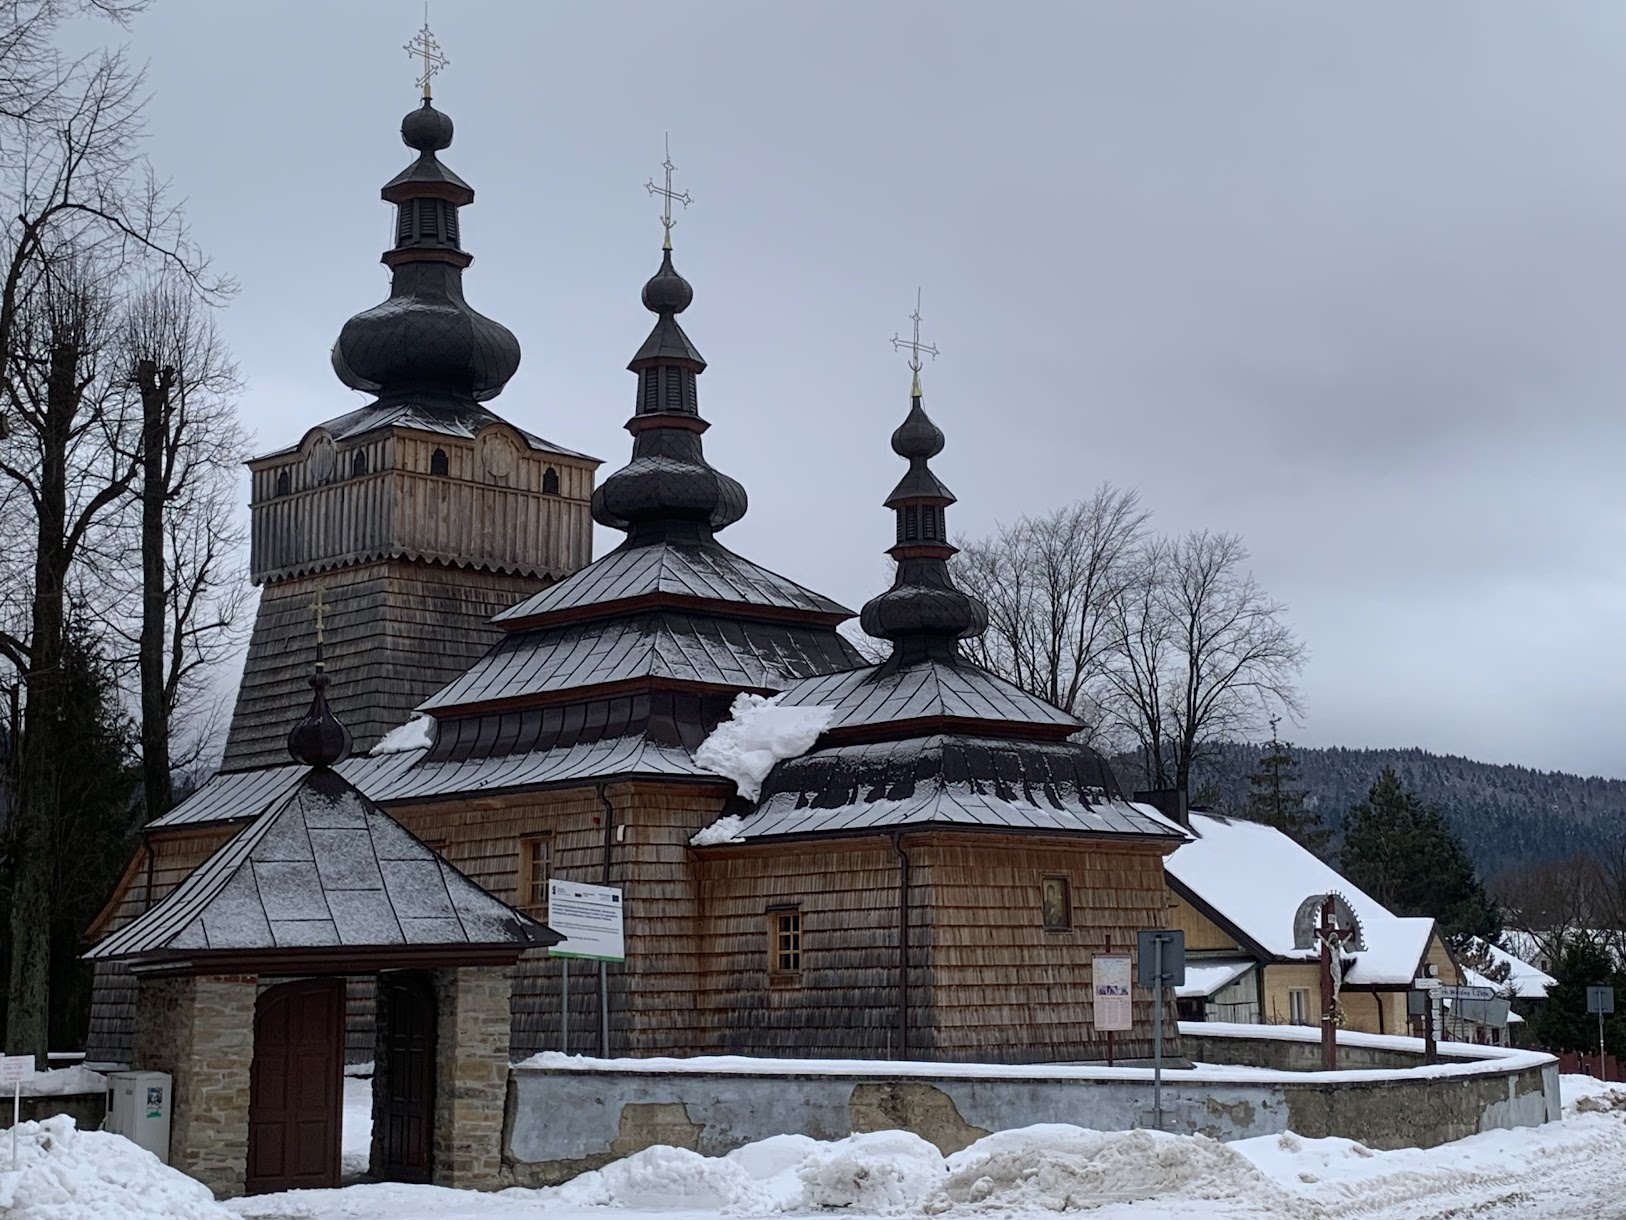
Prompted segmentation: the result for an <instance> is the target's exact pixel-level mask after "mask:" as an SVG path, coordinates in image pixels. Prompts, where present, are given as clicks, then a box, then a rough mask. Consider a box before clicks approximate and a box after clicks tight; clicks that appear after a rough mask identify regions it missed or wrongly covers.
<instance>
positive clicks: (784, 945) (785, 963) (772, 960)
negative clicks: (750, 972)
mask: <svg viewBox="0 0 1626 1220" xmlns="http://www.w3.org/2000/svg"><path fill="white" fill-rule="evenodd" d="M768 972H769V974H771V975H773V976H774V978H775V979H777V980H779V981H782V982H788V981H791V980H793V979H795V977H796V976H797V975H799V974H801V972H802V913H801V912H800V911H769V912H768Z"/></svg>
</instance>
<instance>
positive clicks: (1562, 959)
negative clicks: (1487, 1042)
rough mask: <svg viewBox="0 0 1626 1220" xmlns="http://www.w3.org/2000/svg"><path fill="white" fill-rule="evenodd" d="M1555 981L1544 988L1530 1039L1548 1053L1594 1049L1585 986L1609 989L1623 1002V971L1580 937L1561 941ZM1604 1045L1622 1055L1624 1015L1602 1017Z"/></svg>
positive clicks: (1625, 1049) (1594, 1026) (1625, 1051)
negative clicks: (1544, 993)
mask: <svg viewBox="0 0 1626 1220" xmlns="http://www.w3.org/2000/svg"><path fill="white" fill-rule="evenodd" d="M1552 976H1553V978H1554V979H1555V980H1557V981H1556V982H1555V983H1554V985H1553V986H1551V987H1549V988H1548V989H1547V998H1546V999H1545V1000H1543V1001H1542V1002H1541V1003H1540V1004H1538V1005H1536V1006H1535V1009H1534V1011H1532V1012H1531V1014H1530V1040H1531V1042H1533V1043H1534V1044H1535V1045H1537V1046H1540V1047H1544V1048H1546V1049H1547V1050H1552V1051H1586V1052H1588V1053H1595V1052H1596V1051H1597V1049H1598V1016H1597V1014H1596V1013H1589V1012H1588V1011H1587V1010H1586V989H1587V988H1588V987H1597V986H1603V987H1613V988H1614V989H1615V1002H1616V1005H1617V1007H1622V1006H1623V1005H1622V1001H1623V1000H1626V971H1622V970H1621V969H1620V968H1619V967H1617V966H1616V965H1615V962H1614V959H1613V958H1612V957H1611V956H1610V954H1609V951H1608V950H1607V949H1606V948H1605V947H1604V946H1603V945H1601V944H1599V943H1598V941H1597V940H1596V939H1595V938H1593V937H1590V936H1585V935H1578V936H1574V937H1571V938H1570V939H1569V940H1567V941H1565V942H1563V944H1562V945H1560V947H1559V950H1558V957H1557V959H1556V960H1555V961H1554V962H1553V969H1552ZM1603 1035H1604V1045H1605V1047H1607V1048H1608V1050H1609V1052H1610V1054H1613V1055H1626V1013H1622V1012H1616V1014H1615V1015H1614V1016H1611V1017H1605V1018H1604V1025H1603Z"/></svg>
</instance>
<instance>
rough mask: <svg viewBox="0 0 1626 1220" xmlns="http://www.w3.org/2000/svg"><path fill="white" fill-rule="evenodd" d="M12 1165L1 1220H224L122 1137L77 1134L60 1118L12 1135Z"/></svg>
mask: <svg viewBox="0 0 1626 1220" xmlns="http://www.w3.org/2000/svg"><path fill="white" fill-rule="evenodd" d="M0 1142H4V1143H6V1144H9V1143H10V1135H9V1133H8V1134H7V1135H6V1136H5V1137H3V1141H0ZM17 1164H18V1168H17V1169H16V1170H15V1171H13V1172H8V1173H0V1215H4V1216H6V1217H7V1220H84V1218H85V1217H87V1216H94V1217H97V1220H232V1213H231V1212H229V1211H227V1210H226V1209H225V1208H224V1207H221V1206H220V1205H219V1204H218V1203H216V1202H215V1197H214V1195H212V1194H210V1193H209V1188H208V1187H207V1186H204V1185H203V1184H202V1183H201V1182H196V1181H193V1180H192V1179H191V1178H189V1177H187V1176H186V1175H185V1174H184V1173H182V1172H180V1170H178V1169H171V1168H170V1167H169V1166H168V1165H165V1164H164V1163H163V1162H161V1161H160V1160H159V1159H158V1158H157V1157H155V1156H154V1155H153V1154H152V1153H150V1152H148V1151H147V1150H146V1149H145V1148H138V1147H137V1146H136V1145H134V1144H132V1143H131V1142H130V1141H129V1140H127V1139H125V1138H124V1137H123V1136H122V1135H111V1134H109V1133H107V1132H105V1131H80V1130H78V1129H77V1128H76V1127H75V1126H74V1123H73V1119H71V1118H69V1117H68V1116H67V1115H65V1114H61V1115H57V1116H56V1117H55V1118H47V1119H45V1120H44V1121H42V1122H37V1123H33V1122H30V1123H23V1124H22V1125H21V1126H20V1127H18V1128H17Z"/></svg>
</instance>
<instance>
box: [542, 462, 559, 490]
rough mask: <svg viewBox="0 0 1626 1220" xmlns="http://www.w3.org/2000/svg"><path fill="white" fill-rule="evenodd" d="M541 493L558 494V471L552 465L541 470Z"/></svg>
mask: <svg viewBox="0 0 1626 1220" xmlns="http://www.w3.org/2000/svg"><path fill="white" fill-rule="evenodd" d="M542 494H543V495H545V496H556V495H558V494H559V472H558V471H557V470H555V469H554V468H553V467H552V466H549V467H548V468H547V469H546V470H544V471H543V472H542Z"/></svg>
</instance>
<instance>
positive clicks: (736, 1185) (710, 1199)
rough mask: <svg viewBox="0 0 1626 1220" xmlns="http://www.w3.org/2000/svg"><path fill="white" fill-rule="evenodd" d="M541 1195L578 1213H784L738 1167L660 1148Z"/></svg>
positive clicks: (734, 1163) (725, 1160) (682, 1150)
mask: <svg viewBox="0 0 1626 1220" xmlns="http://www.w3.org/2000/svg"><path fill="white" fill-rule="evenodd" d="M537 1193H538V1194H542V1195H546V1196H551V1197H552V1199H553V1200H554V1201H556V1202H559V1203H563V1204H566V1205H569V1206H574V1207H622V1208H640V1209H649V1210H654V1211H666V1210H689V1211H693V1210H701V1209H704V1210H707V1211H722V1210H728V1211H730V1212H745V1213H750V1214H754V1215H761V1214H765V1213H769V1212H773V1211H777V1210H779V1209H778V1207H776V1206H775V1203H776V1202H777V1200H774V1199H772V1198H771V1197H770V1196H769V1192H768V1191H766V1190H765V1189H763V1187H762V1185H761V1184H760V1183H759V1182H758V1180H757V1179H756V1178H754V1177H752V1175H751V1173H750V1172H749V1171H748V1170H747V1169H746V1168H745V1167H744V1166H743V1165H742V1164H741V1163H740V1162H738V1161H734V1160H730V1159H729V1158H728V1157H709V1156H701V1155H700V1154H699V1153H698V1152H691V1151H690V1150H689V1149H687V1148H672V1147H669V1146H668V1145H665V1144H658V1145H656V1146H655V1147H653V1148H645V1149H643V1150H642V1151H641V1152H635V1153H633V1154H632V1155H631V1156H628V1157H623V1158H621V1160H619V1161H612V1162H611V1163H610V1164H608V1165H606V1166H605V1167H604V1168H603V1169H595V1170H594V1171H592V1172H591V1173H584V1174H582V1175H581V1176H580V1177H578V1178H573V1179H572V1180H571V1181H569V1182H566V1183H565V1184H564V1185H563V1186H556V1187H554V1188H552V1189H551V1190H548V1191H539V1192H537Z"/></svg>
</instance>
